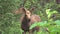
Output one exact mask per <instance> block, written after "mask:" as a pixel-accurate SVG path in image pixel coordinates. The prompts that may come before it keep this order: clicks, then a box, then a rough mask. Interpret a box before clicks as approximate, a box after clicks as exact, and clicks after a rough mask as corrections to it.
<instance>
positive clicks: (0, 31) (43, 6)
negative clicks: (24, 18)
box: [0, 0, 60, 34]
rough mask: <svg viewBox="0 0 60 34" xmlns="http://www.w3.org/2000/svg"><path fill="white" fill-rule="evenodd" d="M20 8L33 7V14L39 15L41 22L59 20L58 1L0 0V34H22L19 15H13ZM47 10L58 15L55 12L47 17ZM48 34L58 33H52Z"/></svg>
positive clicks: (59, 9)
mask: <svg viewBox="0 0 60 34" xmlns="http://www.w3.org/2000/svg"><path fill="white" fill-rule="evenodd" d="M21 6H24V7H25V8H27V9H30V8H31V7H35V10H34V12H33V13H34V14H37V15H39V16H40V17H41V20H42V21H48V20H50V19H53V21H55V20H60V0H0V34H22V32H23V31H22V29H21V23H20V21H19V20H20V15H16V14H14V13H13V12H15V10H18V9H19V8H20V7H21ZM48 9H50V11H51V12H53V11H56V12H58V13H56V12H55V13H54V14H51V16H50V17H47V16H48V14H46V10H48ZM48 18H49V19H48ZM53 26H54V25H53ZM50 27H51V26H50ZM59 27H60V26H59ZM59 27H58V28H59ZM55 30H56V29H55ZM59 30H60V28H59ZM59 32H60V31H59ZM42 34H43V32H42ZM50 34H59V33H55V32H54V33H50Z"/></svg>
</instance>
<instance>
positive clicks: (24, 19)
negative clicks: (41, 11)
mask: <svg viewBox="0 0 60 34" xmlns="http://www.w3.org/2000/svg"><path fill="white" fill-rule="evenodd" d="M22 12H23V15H22V16H21V18H20V21H21V28H22V30H23V31H24V33H23V34H26V32H30V33H32V32H34V31H35V30H36V31H39V26H36V27H35V28H33V29H32V30H29V27H30V26H31V25H32V24H33V23H35V22H40V21H41V18H40V17H39V16H38V15H36V14H33V15H32V14H31V12H30V11H29V10H26V9H25V8H22ZM18 13H19V11H18Z"/></svg>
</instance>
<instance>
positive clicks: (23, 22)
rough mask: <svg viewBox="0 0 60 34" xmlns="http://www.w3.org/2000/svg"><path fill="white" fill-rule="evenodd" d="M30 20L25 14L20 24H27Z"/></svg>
mask: <svg viewBox="0 0 60 34" xmlns="http://www.w3.org/2000/svg"><path fill="white" fill-rule="evenodd" d="M29 22H30V19H28V18H27V16H26V15H25V16H24V18H23V20H22V24H25V25H26V24H28V23H29Z"/></svg>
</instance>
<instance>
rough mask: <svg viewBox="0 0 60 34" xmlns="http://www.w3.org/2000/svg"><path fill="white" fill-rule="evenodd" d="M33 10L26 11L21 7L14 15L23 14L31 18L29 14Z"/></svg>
mask: <svg viewBox="0 0 60 34" xmlns="http://www.w3.org/2000/svg"><path fill="white" fill-rule="evenodd" d="M33 10H34V8H31V9H30V10H27V9H26V8H24V7H21V8H19V9H18V10H17V11H16V12H15V14H19V13H22V14H24V15H25V16H27V18H30V17H31V12H32V11H33Z"/></svg>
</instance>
